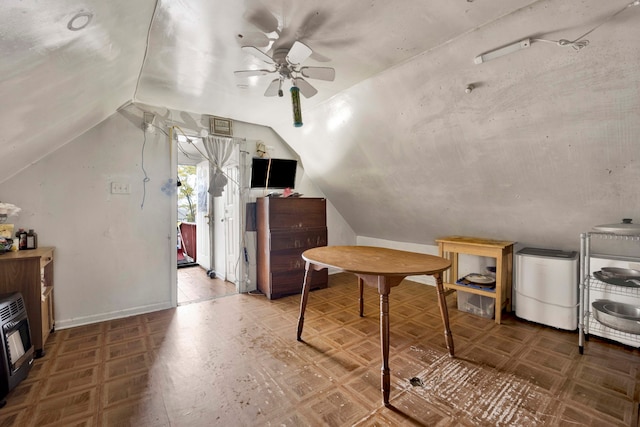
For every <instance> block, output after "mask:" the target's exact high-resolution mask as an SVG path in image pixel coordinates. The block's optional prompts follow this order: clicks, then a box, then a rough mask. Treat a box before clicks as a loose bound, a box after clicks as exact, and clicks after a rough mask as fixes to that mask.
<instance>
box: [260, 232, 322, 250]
mask: <svg viewBox="0 0 640 427" xmlns="http://www.w3.org/2000/svg"><path fill="white" fill-rule="evenodd" d="M270 245H271V246H270V247H271V250H272V251H280V250H284V249H309V248H315V247H318V246H327V229H326V228H316V229H311V230H304V231H274V232H272V233H271V235H270Z"/></svg>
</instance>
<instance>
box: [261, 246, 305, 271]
mask: <svg viewBox="0 0 640 427" xmlns="http://www.w3.org/2000/svg"><path fill="white" fill-rule="evenodd" d="M304 251H305V249H302V248H299V249H285V250H282V251H272V252H271V259H270V263H269V267H270V270H271V272H273V273H275V272H283V271H292V270H304V266H305V260H303V259H302V252H304Z"/></svg>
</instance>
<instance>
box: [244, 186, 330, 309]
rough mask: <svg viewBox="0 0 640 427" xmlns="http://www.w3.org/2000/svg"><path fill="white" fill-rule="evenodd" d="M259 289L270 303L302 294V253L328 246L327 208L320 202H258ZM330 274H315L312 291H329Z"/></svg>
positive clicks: (305, 199)
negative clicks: (276, 299) (284, 297)
mask: <svg viewBox="0 0 640 427" xmlns="http://www.w3.org/2000/svg"><path fill="white" fill-rule="evenodd" d="M256 231H257V232H258V236H257V237H258V254H257V280H258V289H259V290H260V291H261V292H262V293H264V294H265V295H266V296H267V297H268V298H269V299H275V298H280V297H282V296H285V295H290V294H295V293H300V292H302V284H303V281H304V267H305V262H304V260H303V259H302V252H304V251H305V250H307V249H310V248H315V247H317V246H327V207H326V200H325V199H321V198H299V197H293V198H289V197H287V198H279V197H274V198H271V197H264V198H259V199H258V200H257V201H256ZM327 279H328V273H327V270H326V269H325V270H321V271H318V272H314V274H313V275H312V282H311V289H319V288H326V287H327Z"/></svg>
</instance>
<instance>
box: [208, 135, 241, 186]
mask: <svg viewBox="0 0 640 427" xmlns="http://www.w3.org/2000/svg"><path fill="white" fill-rule="evenodd" d="M203 142H204V148H205V150H207V155H208V156H209V162H210V163H211V170H212V171H213V175H212V176H211V179H210V180H209V194H211V195H212V196H213V197H220V196H222V191H223V190H224V187H225V186H226V185H227V181H228V180H227V177H226V176H224V173H223V172H222V168H224V167H225V166H226V165H227V164H228V163H229V159H230V158H231V155H232V154H233V147H234V144H233V138H224V137H221V136H212V135H209V136H207V137H206V138H204V140H203Z"/></svg>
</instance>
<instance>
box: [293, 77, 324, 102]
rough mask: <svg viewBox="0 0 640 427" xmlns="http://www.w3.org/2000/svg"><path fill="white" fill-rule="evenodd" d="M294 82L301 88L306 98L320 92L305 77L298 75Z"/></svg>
mask: <svg viewBox="0 0 640 427" xmlns="http://www.w3.org/2000/svg"><path fill="white" fill-rule="evenodd" d="M293 84H294V85H295V86H297V87H298V88H299V89H300V92H301V93H302V94H303V95H304V97H305V98H311V97H312V96H313V95H315V94H316V93H318V90H317V89H316V88H315V87H313V86H311V84H309V82H308V81H306V80H305V79H303V78H300V77H298V78H295V79H293Z"/></svg>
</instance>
